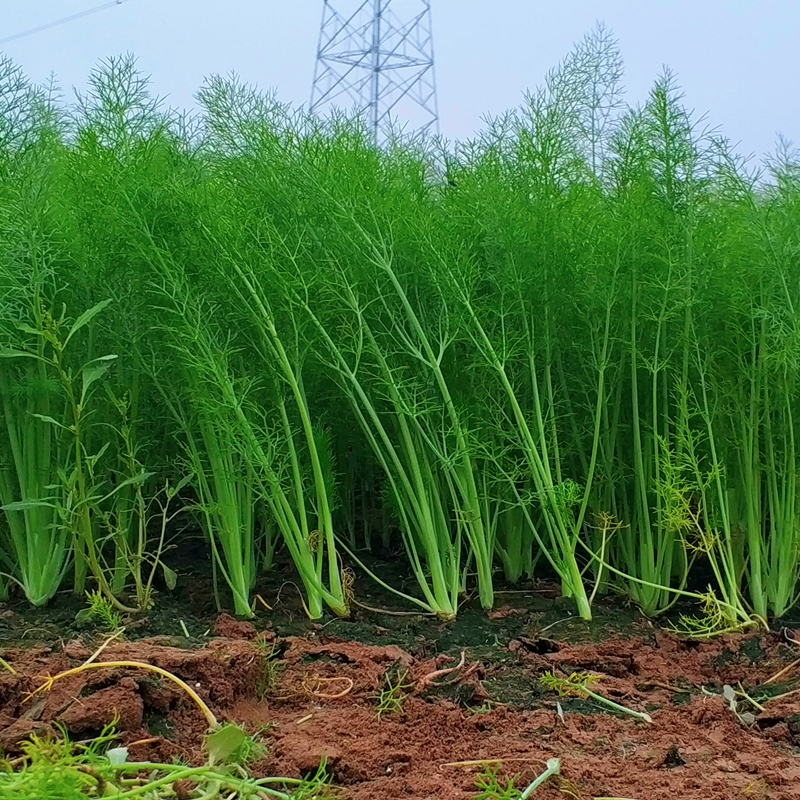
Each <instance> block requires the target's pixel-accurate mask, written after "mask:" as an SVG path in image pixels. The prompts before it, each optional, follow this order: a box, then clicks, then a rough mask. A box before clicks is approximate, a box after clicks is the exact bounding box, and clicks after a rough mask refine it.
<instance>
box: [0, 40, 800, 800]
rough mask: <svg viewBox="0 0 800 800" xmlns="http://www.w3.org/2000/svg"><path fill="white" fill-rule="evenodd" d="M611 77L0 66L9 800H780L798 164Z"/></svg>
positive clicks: (579, 56) (795, 689) (793, 776)
mask: <svg viewBox="0 0 800 800" xmlns="http://www.w3.org/2000/svg"><path fill="white" fill-rule="evenodd" d="M621 72H622V68H621V63H620V57H619V53H618V52H617V49H616V46H615V45H614V43H613V42H612V41H611V40H610V39H609V38H608V37H607V36H606V35H605V34H604V32H603V30H602V29H598V31H596V32H595V33H593V34H591V35H589V36H588V37H587V38H586V39H585V40H584V41H583V42H581V43H580V44H579V45H578V46H577V47H576V48H575V50H574V51H573V52H572V53H571V54H570V55H569V56H568V57H567V58H566V59H565V60H564V62H563V63H562V64H561V65H560V66H559V67H557V68H556V69H554V70H553V71H552V72H551V73H550V74H549V75H548V76H547V80H546V81H545V83H544V85H543V86H542V87H541V88H540V89H538V90H536V91H533V92H531V93H530V94H529V95H528V96H527V97H526V99H525V102H524V103H523V104H522V105H521V106H520V107H519V108H518V109H516V110H515V111H513V112H510V113H508V114H506V115H504V116H502V117H500V118H496V119H492V120H490V121H488V122H487V124H486V128H485V130H484V131H483V133H481V134H480V135H479V136H477V137H476V138H475V139H474V140H472V141H469V142H460V143H452V142H444V141H439V140H436V139H431V138H424V139H414V138H413V137H400V136H398V138H397V139H396V141H393V142H392V143H390V144H388V145H387V146H385V147H382V148H378V147H376V146H374V144H373V143H372V140H371V137H370V135H369V133H368V132H367V131H366V129H365V127H364V126H363V125H362V124H361V123H360V122H358V121H354V120H352V119H349V118H347V117H344V116H342V117H334V118H332V119H329V120H326V121H320V120H316V119H314V118H311V117H308V116H306V115H304V114H303V112H301V111H295V110H292V109H291V108H289V107H287V106H284V105H282V104H280V103H279V102H278V101H277V100H276V99H275V98H274V97H273V96H271V95H269V94H261V93H259V92H257V91H256V90H254V89H252V88H250V87H248V86H246V85H244V84H242V83H240V82H239V81H237V80H236V79H235V78H231V79H221V78H213V79H209V80H208V81H207V82H206V83H205V84H204V85H203V86H202V88H201V89H200V90H199V92H198V95H197V99H198V105H199V111H198V112H197V113H195V114H193V115H192V114H178V113H176V112H174V111H170V110H168V109H167V107H166V106H164V105H163V104H162V103H160V102H159V101H158V100H157V99H156V98H154V97H152V96H151V95H150V93H149V91H148V85H147V80H146V78H145V76H144V75H143V74H142V73H140V72H139V71H138V69H137V66H136V63H135V61H134V60H133V59H132V58H128V57H126V58H120V59H113V60H109V61H107V62H104V63H103V64H101V65H100V66H99V67H98V69H97V70H96V72H94V73H93V74H92V76H91V79H90V82H89V87H90V88H89V90H88V92H87V93H86V95H84V96H80V97H79V98H78V100H77V102H75V103H72V104H70V103H67V102H65V101H63V100H62V98H61V97H60V96H58V95H57V94H56V93H54V92H53V91H51V90H49V89H47V88H46V87H45V88H42V87H36V86H33V85H31V84H30V83H29V82H28V81H27V80H26V78H25V77H24V75H23V74H22V73H21V71H20V70H19V69H18V68H17V67H16V66H15V65H14V64H13V63H11V62H10V61H8V60H3V59H0V657H1V658H0V757H1V758H0V799H2V798H9V800H11V798H23V799H24V798H30V799H31V800H34V798H60V799H61V800H82V799H83V798H87V797H91V798H100V797H118V798H144V799H147V800H157V799H158V800H161V799H162V798H164V799H166V798H177V799H178V800H188V798H208V800H211V798H227V799H228V800H255V799H256V798H259V800H263V799H264V798H284V799H286V798H294V800H300V799H301V798H303V799H304V800H311V798H314V799H315V800H332V799H333V798H341V799H342V800H381V799H382V798H387V799H388V798H408V800H426V799H427V798H436V799H437V800H467V799H468V798H473V799H474V800H527V799H528V798H534V800H556V799H557V798H567V799H568V800H603V799H605V800H612V799H613V798H617V799H618V800H619V799H622V800H666V799H667V798H669V800H673V799H674V798H681V800H733V798H776V799H777V800H784V798H786V799H787V800H788V799H789V798H800V758H799V757H798V756H800V749H798V748H800V611H798V609H797V608H796V605H797V601H798V597H799V594H798V592H799V586H798V571H799V570H800V452H798V447H800V426H799V425H798V424H796V421H795V418H796V417H797V422H800V396H799V395H798V388H799V387H798V379H799V378H800V156H798V154H797V153H795V152H794V151H793V150H792V149H791V147H790V146H789V145H788V144H784V143H781V144H780V145H779V147H778V148H777V150H776V152H775V154H774V155H773V156H771V157H770V158H769V159H768V160H767V161H765V162H764V165H763V166H762V167H760V168H759V169H756V166H755V165H754V164H752V163H748V162H746V161H744V160H743V159H742V158H741V157H740V156H738V155H737V153H736V150H735V148H733V147H732V146H731V144H730V143H729V142H728V141H727V140H726V139H725V138H723V137H722V136H721V135H720V134H719V133H718V132H717V131H715V130H714V129H713V128H711V127H710V126H709V125H708V123H707V122H706V121H705V120H702V119H698V118H697V117H695V116H693V114H691V113H690V112H689V111H688V110H687V108H686V106H685V105H684V101H683V99H682V95H681V93H680V90H679V88H678V87H677V85H676V81H675V80H674V78H673V77H672V76H671V75H670V74H669V73H668V72H665V73H664V74H663V75H662V76H661V77H659V78H658V79H657V80H656V82H655V84H654V86H653V89H652V91H651V93H650V95H649V97H648V98H647V99H646V101H645V102H643V103H642V104H641V105H640V106H637V107H632V106H629V105H627V104H626V103H625V102H624V99H623V93H622V87H621V85H620V76H621ZM795 628H797V629H798V631H799V632H798V634H797V635H796V634H795V632H794V629H795Z"/></svg>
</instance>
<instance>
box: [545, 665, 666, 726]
mask: <svg viewBox="0 0 800 800" xmlns="http://www.w3.org/2000/svg"><path fill="white" fill-rule="evenodd" d="M599 680H600V678H599V677H598V676H597V675H589V674H588V673H585V672H573V673H572V674H571V675H570V676H569V677H568V678H560V677H558V676H557V675H555V674H554V673H552V672H545V674H544V675H542V677H541V678H540V681H541V683H542V685H543V686H545V687H546V688H548V689H551V690H554V691H556V692H558V693H559V694H560V695H561V696H562V697H570V696H572V697H590V698H591V699H592V700H595V701H596V702H598V703H600V704H602V705H604V706H606V707H607V708H610V709H612V710H614V711H619V712H620V713H622V714H628V715H629V716H631V717H633V718H634V719H638V720H641V721H642V722H652V721H653V720H652V718H651V717H650V715H649V714H645V713H644V712H643V711H634V710H633V709H630V708H627V707H626V706H623V705H620V704H619V703H615V702H614V701H613V700H609V699H608V698H607V697H603V695H601V694H598V693H597V692H595V691H593V690H592V689H590V688H589V686H591V685H592V684H593V683H596V682H597V681H599Z"/></svg>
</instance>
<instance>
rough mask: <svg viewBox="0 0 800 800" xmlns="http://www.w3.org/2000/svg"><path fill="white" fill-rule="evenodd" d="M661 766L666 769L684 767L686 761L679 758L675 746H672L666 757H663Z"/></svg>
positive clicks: (678, 752)
mask: <svg viewBox="0 0 800 800" xmlns="http://www.w3.org/2000/svg"><path fill="white" fill-rule="evenodd" d="M661 766H662V767H666V768H667V769H673V768H674V767H685V766H686V761H685V760H684V758H683V756H681V754H680V751H679V750H678V747H677V745H672V747H670V749H669V750H668V751H667V755H666V756H664V760H663V761H662V762H661Z"/></svg>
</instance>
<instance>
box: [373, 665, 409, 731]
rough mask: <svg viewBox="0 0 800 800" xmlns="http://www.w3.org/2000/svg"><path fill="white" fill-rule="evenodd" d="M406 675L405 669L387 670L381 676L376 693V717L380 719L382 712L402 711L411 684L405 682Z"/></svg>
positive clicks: (397, 712)
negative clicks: (379, 686) (381, 681)
mask: <svg viewBox="0 0 800 800" xmlns="http://www.w3.org/2000/svg"><path fill="white" fill-rule="evenodd" d="M407 675H408V672H407V671H403V672H398V671H396V670H389V671H388V672H387V673H386V674H385V675H384V676H383V683H382V684H381V688H380V689H379V690H378V693H377V695H376V698H377V701H378V711H377V714H378V719H381V717H383V716H384V714H402V713H403V705H404V703H405V701H406V699H407V698H408V695H409V692H410V690H411V688H412V686H413V684H411V683H405V679H406V676H407Z"/></svg>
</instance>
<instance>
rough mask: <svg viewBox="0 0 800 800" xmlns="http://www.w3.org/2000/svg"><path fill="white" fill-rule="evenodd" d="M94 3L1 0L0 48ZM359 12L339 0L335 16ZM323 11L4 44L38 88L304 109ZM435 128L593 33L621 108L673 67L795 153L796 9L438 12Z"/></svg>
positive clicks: (162, 20)
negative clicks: (261, 92)
mask: <svg viewBox="0 0 800 800" xmlns="http://www.w3.org/2000/svg"><path fill="white" fill-rule="evenodd" d="M100 2H102V0H28V2H25V3H23V2H20V0H0V10H2V13H0V40H2V39H4V38H6V37H8V36H12V35H14V34H17V33H19V32H22V31H25V30H27V29H30V28H35V27H37V26H39V25H43V24H46V23H49V22H52V21H54V20H57V19H59V18H61V17H65V16H68V15H72V14H75V13H78V12H81V11H83V10H86V9H89V8H91V7H93V6H96V5H98V4H99V3H100ZM358 2H360V0H334V5H335V7H337V8H339V9H341V10H342V11H345V10H347V9H348V8H354V7H355V6H356V5H357V4H358ZM321 10H322V0H282V2H277V1H275V0H126V1H125V2H124V3H123V4H121V5H119V6H114V7H112V8H110V9H108V10H105V11H101V12H99V13H96V14H92V15H90V16H86V17H84V18H82V19H78V20H75V21H74V22H70V23H68V24H65V25H60V26H57V27H54V28H51V29H49V30H46V31H43V32H40V33H36V34H33V35H31V36H27V37H25V38H21V39H17V40H15V41H11V42H7V43H5V44H0V51H3V52H5V53H6V54H7V55H9V56H10V57H11V58H12V59H14V60H15V61H16V62H17V63H18V64H20V65H21V66H22V67H23V68H24V70H25V71H26V72H27V74H28V75H29V76H30V77H31V79H33V80H34V81H36V82H40V81H43V80H45V79H46V78H47V76H48V75H49V73H50V72H54V73H55V74H56V76H57V78H58V80H59V82H60V84H61V85H62V87H63V88H64V89H66V90H70V89H71V88H72V87H73V86H74V87H77V88H79V89H80V88H82V87H83V86H84V83H85V78H86V75H87V74H88V73H89V71H90V70H91V68H92V67H93V66H94V65H95V64H96V63H97V61H98V60H99V59H102V58H104V57H107V56H111V55H119V54H122V53H125V52H133V53H135V54H136V55H137V56H138V59H139V65H140V67H141V69H142V70H143V71H144V72H146V73H148V74H150V75H151V76H152V84H153V87H154V90H155V91H156V93H158V94H161V95H166V96H167V97H168V100H169V103H170V104H171V105H175V106H180V107H189V106H191V105H193V95H194V93H195V91H196V90H197V88H198V87H199V86H200V84H201V83H202V81H203V78H204V77H205V76H207V75H210V74H215V73H220V74H227V73H229V72H231V71H235V72H236V73H238V74H239V75H240V76H241V78H242V79H244V80H246V81H248V82H251V83H255V84H257V85H259V86H261V87H263V88H274V89H276V90H277V92H278V96H279V98H280V99H282V100H284V101H289V102H292V103H295V104H298V105H299V104H303V103H306V102H307V101H308V98H309V95H310V88H311V79H312V75H313V69H314V58H315V49H316V43H317V36H318V32H319V23H320V16H321ZM433 17H434V37H435V47H436V70H437V78H438V89H439V109H440V127H441V131H442V133H444V134H445V135H446V136H448V137H452V138H464V137H469V136H470V135H472V134H473V133H474V132H475V131H476V130H477V129H478V128H479V127H480V125H481V117H482V116H483V115H485V114H487V113H489V114H497V113H500V112H502V111H503V110H505V109H507V108H510V107H512V106H515V105H518V104H519V102H520V100H521V99H522V94H523V92H524V91H525V90H526V89H528V88H533V87H535V86H536V85H537V84H539V83H540V82H541V81H542V78H543V77H544V75H545V73H546V72H547V70H548V69H549V68H550V67H552V66H554V65H555V64H557V63H558V62H559V61H560V60H561V59H562V58H563V57H564V56H565V55H566V54H567V52H568V51H569V50H570V49H571V47H572V45H573V43H575V42H576V41H577V40H579V39H581V38H582V37H583V35H584V34H585V33H587V32H588V31H589V30H590V29H591V28H592V27H593V26H594V25H595V23H596V22H597V21H598V20H602V21H603V22H605V24H606V25H607V26H608V27H609V28H611V30H612V31H613V32H614V34H615V35H616V37H617V38H618V39H619V43H620V47H621V50H622V55H623V57H624V59H625V64H626V80H625V83H626V86H627V100H628V102H630V103H637V102H640V101H642V100H644V99H645V98H646V96H647V91H648V89H649V87H650V85H651V84H652V82H653V80H654V79H655V77H656V76H657V75H658V74H659V72H660V71H661V70H662V67H663V66H664V65H668V66H670V67H671V68H672V70H673V71H674V72H675V73H676V74H677V76H678V81H679V83H680V85H681V86H682V88H683V90H684V91H685V93H686V103H687V105H689V106H690V107H692V108H694V109H695V110H696V111H697V112H698V113H708V118H709V122H710V123H712V124H714V125H719V126H721V128H722V132H723V133H724V134H725V135H727V136H728V137H729V138H730V139H732V140H733V141H734V142H739V143H740V145H739V149H740V151H741V152H745V153H755V154H757V155H759V156H760V155H762V154H763V153H765V152H767V151H770V150H772V149H773V147H774V143H775V139H776V135H777V133H782V134H784V135H785V136H786V137H787V138H788V139H791V140H794V141H798V142H800V103H798V83H800V0H558V2H554V0H493V1H492V2H487V1H486V0H433Z"/></svg>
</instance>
